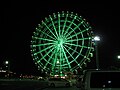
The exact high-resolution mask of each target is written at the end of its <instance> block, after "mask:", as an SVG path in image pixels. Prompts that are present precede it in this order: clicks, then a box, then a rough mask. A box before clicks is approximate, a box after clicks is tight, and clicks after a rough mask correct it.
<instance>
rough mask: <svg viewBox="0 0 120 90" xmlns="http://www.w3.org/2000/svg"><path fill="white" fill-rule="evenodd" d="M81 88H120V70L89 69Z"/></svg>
mask: <svg viewBox="0 0 120 90" xmlns="http://www.w3.org/2000/svg"><path fill="white" fill-rule="evenodd" d="M81 90H120V71H119V70H87V71H85V73H84V77H83V82H82V87H81Z"/></svg>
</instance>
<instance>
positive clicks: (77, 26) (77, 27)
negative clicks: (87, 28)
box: [66, 21, 83, 37]
mask: <svg viewBox="0 0 120 90" xmlns="http://www.w3.org/2000/svg"><path fill="white" fill-rule="evenodd" d="M82 23H83V21H82V22H81V23H79V24H78V25H76V24H75V23H73V24H74V25H75V26H76V27H75V28H73V29H72V28H71V29H72V30H71V31H70V32H69V33H67V35H66V37H68V36H69V35H71V33H72V32H74V31H75V30H76V29H80V28H79V27H80V25H82Z"/></svg>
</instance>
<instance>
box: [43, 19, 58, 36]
mask: <svg viewBox="0 0 120 90" xmlns="http://www.w3.org/2000/svg"><path fill="white" fill-rule="evenodd" d="M42 23H43V24H44V25H45V26H46V27H47V29H48V30H49V31H50V32H51V34H52V35H53V36H54V37H55V38H57V37H56V36H55V34H54V33H53V32H52V31H51V29H50V28H49V27H48V26H47V25H46V23H45V22H44V21H42Z"/></svg>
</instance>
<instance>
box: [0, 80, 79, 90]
mask: <svg viewBox="0 0 120 90" xmlns="http://www.w3.org/2000/svg"><path fill="white" fill-rule="evenodd" d="M61 89H63V90H80V88H77V87H75V86H72V87H59V88H58V87H56V88H50V87H48V83H47V82H46V81H39V80H0V90H61Z"/></svg>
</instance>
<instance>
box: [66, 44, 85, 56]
mask: <svg viewBox="0 0 120 90" xmlns="http://www.w3.org/2000/svg"><path fill="white" fill-rule="evenodd" d="M65 47H67V48H69V49H70V50H72V51H74V52H76V53H77V54H80V56H82V57H84V55H83V54H82V53H81V52H78V51H76V50H74V49H72V48H71V47H69V46H67V45H65Z"/></svg>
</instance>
